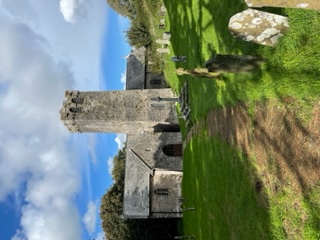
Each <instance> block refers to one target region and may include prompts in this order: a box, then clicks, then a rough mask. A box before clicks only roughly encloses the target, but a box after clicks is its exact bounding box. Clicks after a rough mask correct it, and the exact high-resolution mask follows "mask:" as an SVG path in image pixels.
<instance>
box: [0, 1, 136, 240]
mask: <svg viewBox="0 0 320 240" xmlns="http://www.w3.org/2000/svg"><path fill="white" fill-rule="evenodd" d="M128 26H129V21H128V20H127V19H125V18H122V17H120V16H119V15H117V14H116V13H115V12H114V11H112V10H111V9H110V8H109V7H108V5H107V4H106V1H105V0H95V1H93V0H53V1H43V0H24V1H21V0H0V239H1V240H7V239H11V240H25V239H29V240H57V239H58V240H64V239H67V240H70V239H72V240H74V239H96V240H101V239H103V232H102V229H101V226H100V218H99V205H100V199H101V197H102V195H103V194H104V193H105V192H106V191H107V189H108V188H109V187H110V186H111V184H112V178H111V176H110V173H111V171H112V167H113V166H112V159H113V157H114V156H115V155H116V153H117V151H118V148H121V146H122V144H123V141H124V139H125V136H124V135H121V134H93V133H83V134H71V133H69V132H68V131H67V129H66V128H65V127H64V126H63V123H62V122H61V121H60V116H59V110H60V108H61V107H62V102H63V100H64V91H65V90H73V89H76V90H80V91H101V90H116V89H119V90H121V89H123V88H124V87H123V86H124V85H123V84H124V82H125V70H126V69H125V67H126V66H125V65H126V60H125V56H126V55H128V54H129V53H130V47H129V46H128V44H127V43H126V41H125V38H124V33H123V31H125V30H126V29H128Z"/></svg>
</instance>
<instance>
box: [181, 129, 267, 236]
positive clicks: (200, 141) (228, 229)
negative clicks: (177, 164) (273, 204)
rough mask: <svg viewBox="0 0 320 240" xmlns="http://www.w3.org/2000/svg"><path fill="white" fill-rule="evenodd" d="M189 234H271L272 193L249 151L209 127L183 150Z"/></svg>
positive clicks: (184, 188) (186, 225)
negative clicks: (266, 189) (212, 132)
mask: <svg viewBox="0 0 320 240" xmlns="http://www.w3.org/2000/svg"><path fill="white" fill-rule="evenodd" d="M183 167H184V178H183V195H184V197H186V199H187V201H186V203H185V207H194V208H195V211H188V212H185V213H184V217H183V224H184V225H183V227H184V234H185V235H195V236H196V239H271V230H270V218H269V214H268V205H269V204H268V200H267V196H265V195H264V193H263V192H262V191H261V189H260V187H258V185H257V183H258V182H260V181H259V179H258V177H257V175H256V174H255V169H254V166H252V165H251V162H250V161H249V159H248V158H246V156H244V155H242V154H241V153H240V152H238V151H237V150H235V149H233V148H232V147H230V146H229V145H228V144H226V143H224V142H223V141H221V140H220V139H218V138H215V137H208V136H206V135H205V134H204V133H203V134H199V135H198V136H197V137H195V138H193V139H192V141H191V142H190V143H189V145H188V146H187V148H186V150H185V152H184V166H183Z"/></svg>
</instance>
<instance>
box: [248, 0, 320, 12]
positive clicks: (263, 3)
mask: <svg viewBox="0 0 320 240" xmlns="http://www.w3.org/2000/svg"><path fill="white" fill-rule="evenodd" d="M245 1H246V3H247V5H248V6H249V7H281V8H305V9H313V10H318V11H319V10H320V1H318V0H245Z"/></svg>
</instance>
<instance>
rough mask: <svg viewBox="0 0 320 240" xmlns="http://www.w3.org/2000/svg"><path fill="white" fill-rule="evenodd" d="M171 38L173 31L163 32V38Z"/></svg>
mask: <svg viewBox="0 0 320 240" xmlns="http://www.w3.org/2000/svg"><path fill="white" fill-rule="evenodd" d="M170 38H171V33H170V32H164V33H163V34H162V39H168V40H169V39H170Z"/></svg>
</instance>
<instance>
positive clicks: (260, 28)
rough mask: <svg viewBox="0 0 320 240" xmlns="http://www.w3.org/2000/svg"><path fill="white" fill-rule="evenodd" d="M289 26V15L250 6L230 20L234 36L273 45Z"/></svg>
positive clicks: (230, 27) (230, 28)
mask: <svg viewBox="0 0 320 240" xmlns="http://www.w3.org/2000/svg"><path fill="white" fill-rule="evenodd" d="M288 28H289V23H288V18H287V17H284V16H281V15H277V14H273V13H267V12H263V11H258V10H253V9H250V8H249V9H247V10H245V11H243V12H240V13H237V14H235V15H234V16H232V17H231V18H230V21H229V30H230V32H231V33H232V35H233V36H235V37H239V38H241V39H243V40H245V41H248V42H254V43H258V44H262V45H267V46H271V47H274V46H275V45H276V44H277V43H278V40H279V38H280V37H282V36H283V34H284V33H285V32H286V31H287V30H288Z"/></svg>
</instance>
